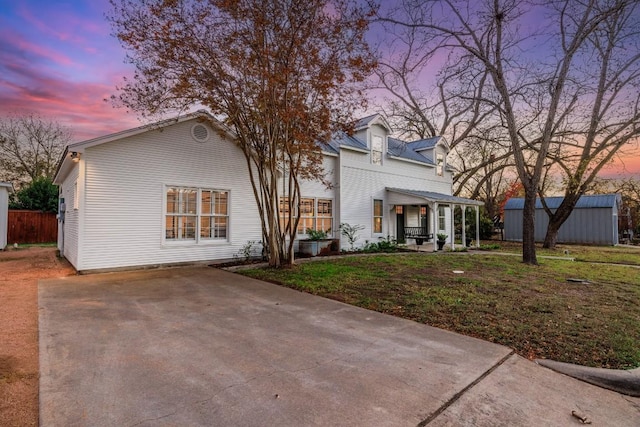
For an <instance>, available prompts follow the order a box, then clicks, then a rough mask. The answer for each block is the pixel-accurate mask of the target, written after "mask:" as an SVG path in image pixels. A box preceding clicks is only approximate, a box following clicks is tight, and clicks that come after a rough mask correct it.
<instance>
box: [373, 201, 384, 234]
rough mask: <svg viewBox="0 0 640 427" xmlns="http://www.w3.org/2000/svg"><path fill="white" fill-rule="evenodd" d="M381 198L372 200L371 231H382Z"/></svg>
mask: <svg viewBox="0 0 640 427" xmlns="http://www.w3.org/2000/svg"><path fill="white" fill-rule="evenodd" d="M382 216H383V209H382V200H377V199H374V201H373V232H374V233H382Z"/></svg>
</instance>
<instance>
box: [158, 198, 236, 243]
mask: <svg viewBox="0 0 640 427" xmlns="http://www.w3.org/2000/svg"><path fill="white" fill-rule="evenodd" d="M228 226H229V192H228V191H219V190H210V189H199V188H189V187H167V189H166V214H165V239H166V240H169V241H182V240H185V241H200V240H226V239H227V238H228Z"/></svg>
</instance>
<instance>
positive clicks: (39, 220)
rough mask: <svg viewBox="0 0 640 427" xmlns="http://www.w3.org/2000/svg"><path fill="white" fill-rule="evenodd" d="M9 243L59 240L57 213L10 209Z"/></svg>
mask: <svg viewBox="0 0 640 427" xmlns="http://www.w3.org/2000/svg"><path fill="white" fill-rule="evenodd" d="M7 223H8V224H7V245H13V244H14V243H19V244H26V243H51V242H56V241H57V240H58V220H57V219H56V214H55V213H49V212H40V211H24V210H9V218H8V221H7Z"/></svg>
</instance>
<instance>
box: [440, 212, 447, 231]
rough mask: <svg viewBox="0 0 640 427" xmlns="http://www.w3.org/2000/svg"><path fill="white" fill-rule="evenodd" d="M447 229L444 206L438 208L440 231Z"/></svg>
mask: <svg viewBox="0 0 640 427" xmlns="http://www.w3.org/2000/svg"><path fill="white" fill-rule="evenodd" d="M446 229H447V217H446V214H445V210H444V206H438V230H439V231H444V230H446Z"/></svg>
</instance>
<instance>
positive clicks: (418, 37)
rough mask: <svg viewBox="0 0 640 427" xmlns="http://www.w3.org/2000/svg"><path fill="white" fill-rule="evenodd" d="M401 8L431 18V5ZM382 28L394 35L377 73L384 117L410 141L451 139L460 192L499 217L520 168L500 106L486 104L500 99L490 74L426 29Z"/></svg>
mask: <svg viewBox="0 0 640 427" xmlns="http://www.w3.org/2000/svg"><path fill="white" fill-rule="evenodd" d="M405 6H407V5H405ZM398 8H399V9H398V10H399V11H401V12H402V13H403V14H406V15H409V16H411V17H412V19H415V20H422V19H425V17H424V16H422V14H423V13H425V12H426V9H425V8H412V7H410V8H407V7H403V5H399V6H398ZM378 24H380V25H381V26H382V27H383V28H384V30H385V31H384V34H385V37H386V39H385V43H382V44H381V46H380V53H379V55H380V57H381V58H382V59H380V60H379V67H378V69H377V71H376V74H377V77H378V88H382V89H384V91H385V93H386V94H387V97H386V98H385V99H384V104H383V105H382V107H381V110H382V113H383V114H384V115H385V116H386V117H387V120H388V121H389V122H390V123H391V124H392V125H393V127H394V129H396V130H397V131H398V133H399V134H400V136H402V137H404V138H405V139H406V138H409V139H422V138H429V137H434V136H444V137H445V138H446V140H447V142H448V144H449V146H450V148H451V152H450V154H449V156H448V160H447V162H448V164H450V165H452V166H453V167H454V169H455V172H454V174H453V192H454V194H455V195H467V196H470V197H473V198H476V199H482V200H483V201H484V202H485V209H486V211H487V213H488V214H489V215H490V216H491V217H493V216H494V215H495V214H496V213H497V211H496V209H495V207H496V206H497V199H496V197H497V195H498V194H499V193H500V191H501V189H502V187H503V185H504V184H503V175H504V173H505V171H508V170H509V169H513V167H514V166H513V161H511V146H510V144H509V143H508V141H506V143H505V141H504V138H503V136H504V129H503V127H502V125H501V123H500V121H499V120H496V118H495V110H496V106H495V103H490V102H486V98H491V97H492V96H493V95H492V94H491V93H490V92H491V91H492V90H493V88H492V86H491V83H490V80H489V74H488V72H487V70H486V69H484V68H483V67H479V66H478V65H477V64H476V63H475V62H473V61H469V58H468V57H465V56H464V55H459V54H457V53H452V52H451V51H450V49H449V48H448V47H447V46H446V45H444V44H442V43H438V41H441V39H434V38H433V37H431V35H430V34H428V33H425V32H424V31H422V28H419V27H414V26H397V25H386V24H387V23H386V22H385V21H384V20H383V21H379V22H378ZM434 64H439V65H435V66H434ZM513 174H515V172H513Z"/></svg>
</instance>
